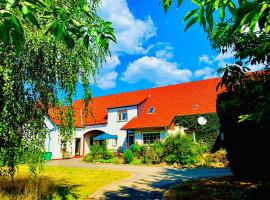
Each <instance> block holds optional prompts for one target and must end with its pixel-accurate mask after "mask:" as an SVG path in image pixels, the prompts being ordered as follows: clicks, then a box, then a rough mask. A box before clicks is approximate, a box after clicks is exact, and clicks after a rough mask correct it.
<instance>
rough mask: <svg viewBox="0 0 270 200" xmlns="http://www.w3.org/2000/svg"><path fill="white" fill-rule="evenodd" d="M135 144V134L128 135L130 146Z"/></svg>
mask: <svg viewBox="0 0 270 200" xmlns="http://www.w3.org/2000/svg"><path fill="white" fill-rule="evenodd" d="M133 144H134V135H129V136H128V146H131V145H133Z"/></svg>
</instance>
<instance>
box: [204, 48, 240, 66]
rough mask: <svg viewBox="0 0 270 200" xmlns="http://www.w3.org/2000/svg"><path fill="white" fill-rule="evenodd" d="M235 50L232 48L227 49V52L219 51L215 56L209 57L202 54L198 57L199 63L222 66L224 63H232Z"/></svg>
mask: <svg viewBox="0 0 270 200" xmlns="http://www.w3.org/2000/svg"><path fill="white" fill-rule="evenodd" d="M234 56H235V52H234V51H233V48H229V49H227V52H225V53H222V52H220V53H219V54H218V55H217V56H216V57H213V56H212V58H210V57H209V56H208V55H206V54H204V55H202V56H200V57H199V63H206V64H208V65H213V64H215V65H217V66H219V67H223V66H225V65H226V64H229V63H233V61H234Z"/></svg>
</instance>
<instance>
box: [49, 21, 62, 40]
mask: <svg viewBox="0 0 270 200" xmlns="http://www.w3.org/2000/svg"><path fill="white" fill-rule="evenodd" d="M52 28H53V33H54V37H55V40H56V41H58V40H59V39H60V38H61V37H62V35H63V30H64V27H63V25H62V24H60V23H57V22H56V23H54V24H53V26H52Z"/></svg>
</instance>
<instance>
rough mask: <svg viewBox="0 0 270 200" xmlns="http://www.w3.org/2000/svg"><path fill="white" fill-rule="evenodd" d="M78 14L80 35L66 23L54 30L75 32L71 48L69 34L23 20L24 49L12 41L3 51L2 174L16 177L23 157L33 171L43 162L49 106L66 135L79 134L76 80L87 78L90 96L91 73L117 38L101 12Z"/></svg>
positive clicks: (65, 138)
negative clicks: (49, 31) (76, 129)
mask: <svg viewBox="0 0 270 200" xmlns="http://www.w3.org/2000/svg"><path fill="white" fill-rule="evenodd" d="M61 2H62V1H57V6H62V7H63V8H66V9H68V8H69V7H70V6H71V5H73V4H74V2H73V1H63V2H62V3H61ZM64 4H65V5H64ZM88 8H89V9H92V7H91V6H89V7H88ZM95 10H96V8H93V12H94V11H95ZM66 12H67V13H69V10H66ZM93 12H91V13H93ZM73 17H74V16H73ZM75 17H77V18H78V19H77V20H78V21H82V22H84V23H85V24H84V26H82V27H80V28H78V30H77V31H78V37H76V34H75V32H74V33H73V35H71V34H70V35H67V34H68V32H67V31H66V29H64V28H63V29H53V30H52V31H55V30H56V31H59V32H58V34H60V35H62V36H64V35H65V34H66V38H67V37H68V38H69V37H71V38H72V40H69V41H74V45H73V46H72V48H70V46H68V45H67V44H66V42H68V41H65V37H63V38H60V37H59V38H58V39H56V38H55V33H54V34H48V35H45V34H44V32H43V30H42V28H37V27H33V26H32V24H31V23H29V22H28V21H21V23H22V26H23V27H24V38H25V42H24V43H23V45H22V47H21V48H22V49H21V51H20V53H19V54H18V52H17V51H16V49H17V47H16V45H14V44H13V43H12V42H10V41H7V44H6V47H5V49H3V50H1V51H0V119H1V120H0V175H9V176H11V178H13V176H14V173H15V169H16V166H17V165H18V164H20V163H27V164H28V166H29V169H30V172H31V174H35V172H36V170H37V169H38V168H39V167H41V166H42V163H43V155H44V150H45V149H44V142H45V138H46V133H47V131H48V130H47V129H46V126H45V124H44V119H45V117H46V116H48V112H49V110H51V111H52V110H53V112H52V113H53V114H54V115H55V116H54V117H58V118H59V120H60V122H61V124H60V126H59V128H60V135H61V139H62V141H64V142H67V141H70V140H71V139H72V138H73V136H74V119H73V112H74V110H73V108H72V97H73V96H74V95H75V93H76V84H77V83H78V82H81V83H82V85H83V87H84V99H85V100H86V101H85V102H88V100H89V98H91V92H90V87H89V79H94V80H95V75H96V73H97V72H98V70H99V66H100V64H101V63H103V62H104V61H105V58H106V57H107V56H108V55H110V52H109V42H110V41H115V36H114V30H113V28H112V27H111V23H110V22H106V21H103V20H102V19H101V18H100V17H98V16H97V15H96V14H95V15H91V16H88V15H85V14H82V15H80V13H78V15H76V16H75ZM86 24H87V25H86ZM44 26H45V25H44ZM70 28H72V27H70ZM73 31H75V30H73ZM82 33H83V35H84V36H83V37H82V35H81V34H82ZM56 35H57V34H56ZM63 41H64V42H63ZM0 43H1V42H0ZM6 167H7V168H6Z"/></svg>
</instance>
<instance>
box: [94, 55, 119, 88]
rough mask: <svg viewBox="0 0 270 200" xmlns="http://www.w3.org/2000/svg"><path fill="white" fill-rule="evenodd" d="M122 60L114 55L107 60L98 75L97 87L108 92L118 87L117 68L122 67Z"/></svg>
mask: <svg viewBox="0 0 270 200" xmlns="http://www.w3.org/2000/svg"><path fill="white" fill-rule="evenodd" d="M120 64H121V63H120V60H119V58H118V57H117V56H115V55H112V56H111V57H108V58H107V59H106V63H105V64H104V65H103V67H102V68H101V69H100V71H99V74H98V75H97V78H96V82H97V87H99V88H101V89H104V90H107V89H111V88H114V87H115V86H116V79H117V77H118V73H117V72H116V71H115V68H116V67H117V66H118V65H120Z"/></svg>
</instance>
